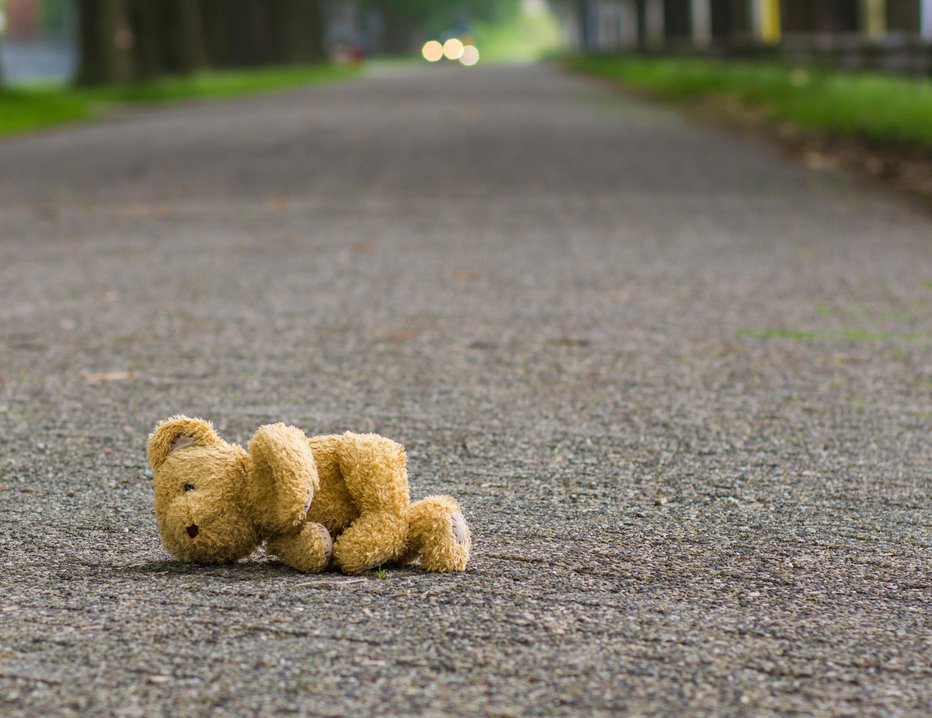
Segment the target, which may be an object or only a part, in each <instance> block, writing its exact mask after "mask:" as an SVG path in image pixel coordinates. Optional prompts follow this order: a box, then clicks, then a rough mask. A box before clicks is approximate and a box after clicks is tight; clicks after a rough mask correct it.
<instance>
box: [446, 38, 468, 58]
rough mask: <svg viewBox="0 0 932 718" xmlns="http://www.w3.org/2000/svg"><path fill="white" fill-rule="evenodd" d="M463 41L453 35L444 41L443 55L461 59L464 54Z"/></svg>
mask: <svg viewBox="0 0 932 718" xmlns="http://www.w3.org/2000/svg"><path fill="white" fill-rule="evenodd" d="M463 49H464V45H463V41H462V40H460V39H459V38H458V37H451V38H450V39H449V40H447V41H446V42H445V43H443V55H444V57H446V58H447V59H448V60H459V59H460V58H461V57H462V56H463Z"/></svg>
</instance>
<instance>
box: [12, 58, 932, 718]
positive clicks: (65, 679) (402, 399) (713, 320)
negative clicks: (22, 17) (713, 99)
mask: <svg viewBox="0 0 932 718" xmlns="http://www.w3.org/2000/svg"><path fill="white" fill-rule="evenodd" d="M435 70H436V71H435ZM0 287H2V295H0V297H2V303H0V346H2V357H0V358H2V363H0V714H2V715H3V716H35V715H75V716H78V715H80V716H87V715H114V716H153V715H172V716H175V715H185V716H197V715H208V714H210V715H245V714H257V715H272V714H283V715H287V714H297V715H322V716H340V715H370V716H381V715H386V716H388V715H392V716H402V715H430V716H447V717H449V716H461V715H462V716H465V715H493V716H522V715H552V716H563V715H580V716H610V715H611V716H614V715H676V716H681V715H735V716H739V715H814V716H827V715H877V716H881V715H883V716H890V715H902V716H908V715H912V716H925V715H929V713H930V712H932V667H930V663H932V619H930V603H932V571H930V543H932V535H930V505H932V501H930V498H932V497H930V493H932V450H930V429H932V351H930V349H932V219H930V216H929V215H928V214H926V213H924V212H923V210H922V209H920V208H919V207H918V206H914V205H912V204H911V203H910V202H909V201H908V200H906V199H903V198H899V197H896V196H894V195H892V194H887V193H884V192H883V191H882V190H881V189H879V188H877V187H875V186H871V185H867V184H862V183H861V182H860V181H858V180H854V179H850V178H846V177H843V176H839V175H835V174H828V173H818V172H815V171H813V170H809V169H806V168H803V167H801V166H798V165H795V164H793V163H792V162H791V161H789V160H786V159H784V158H782V157H781V156H780V155H779V154H778V153H777V151H776V150H772V149H770V148H767V147H764V146H759V145H755V144H753V142H751V141H749V140H746V139H741V138H738V137H733V136H729V135H728V134H726V133H725V132H723V131H720V130H716V129H712V128H708V127H699V126H695V125H693V124H690V122H688V121H687V120H684V119H683V118H681V117H679V116H677V115H676V114H675V113H674V112H672V111H671V110H669V109H667V108H662V107H659V108H658V107H652V106H649V105H646V104H642V103H641V102H639V101H635V100H631V99H625V98H623V97H620V96H617V95H613V94H611V93H609V92H607V91H605V90H604V89H602V88H601V87H600V86H598V85H595V84H591V83H589V82H587V81H585V80H582V79H579V78H574V77H571V76H568V75H565V74H562V73H561V72H560V71H558V70H556V69H552V68H547V67H536V68H532V67H526V68H506V69H497V68H487V69H482V70H478V69H477V70H475V71H465V70H464V71H459V70H454V69H453V68H443V69H434V68H425V69H417V70H416V69H410V70H406V69H400V70H399V69H396V70H381V71H378V72H375V73H374V74H373V75H371V76H370V77H368V78H366V79H364V80H360V81H352V82H348V83H345V84H339V85H330V86H326V87H320V88H310V89H307V90H301V91H296V92H289V93H284V94H276V95H270V96H265V97H255V98H251V99H244V100H239V101H235V102H229V103H223V104H209V105H195V106H184V107H175V108H170V109H161V110H154V111H148V112H144V113H136V112H134V113H128V114H125V115H123V116H121V117H119V118H114V119H112V120H109V121H106V122H102V123H99V124H93V125H87V126H83V127H76V128H71V129H66V130H60V131H55V132H51V133H45V134H41V135H36V136H33V137H28V138H21V139H13V140H5V141H3V142H0ZM176 412H185V413H188V414H193V415H200V416H204V417H208V418H211V419H213V420H214V422H215V423H216V424H217V426H218V427H219V429H220V430H221V431H222V432H223V433H224V434H225V435H226V436H227V437H229V438H231V439H235V440H240V441H243V440H246V439H247V438H248V437H249V436H250V434H251V433H252V431H253V430H254V429H255V427H256V426H257V425H259V424H261V423H264V422H269V421H279V420H282V421H287V422H291V423H295V424H298V425H299V426H301V427H303V428H305V429H306V430H307V431H308V432H309V433H323V432H332V431H340V430H345V429H351V430H356V431H378V432H380V433H383V434H386V435H388V436H390V437H392V438H394V439H396V440H398V441H400V442H402V443H404V444H405V445H406V446H407V448H408V451H409V455H410V473H411V483H412V492H413V494H414V495H415V496H417V497H419V496H422V495H426V494H429V493H437V492H442V493H450V494H453V495H455V496H457V497H458V498H459V500H460V501H461V503H462V504H463V506H464V508H465V510H466V514H467V517H468V520H469V521H470V523H471V526H472V528H473V534H474V558H473V561H472V563H471V565H470V568H469V570H468V571H467V572H466V573H464V574H460V575H454V576H437V575H428V574H425V573H423V572H421V571H419V570H417V569H413V568H412V569H403V570H392V571H389V572H388V573H387V575H386V576H385V577H383V578H380V577H378V576H365V577H344V576H341V575H339V574H332V573H331V574H324V575H316V576H305V575H301V574H297V573H295V572H292V571H291V570H288V569H286V568H284V567H282V566H280V565H277V564H275V563H272V562H271V561H269V560H268V559H267V558H265V557H264V556H261V555H260V556H257V557H256V558H255V559H254V560H251V561H247V562H244V563H241V564H238V565H235V566H227V567H217V568H198V567H192V566H188V565H182V564H179V563H177V562H175V561H173V560H172V559H171V558H170V557H169V556H168V555H167V554H166V553H165V552H164V551H163V550H162V549H161V547H160V545H159V541H158V536H157V533H156V529H155V525H154V520H153V516H152V495H151V487H150V485H149V480H148V476H147V469H146V465H145V452H144V445H145V438H146V435H147V433H148V431H149V430H150V429H151V428H152V426H153V425H154V424H155V423H156V422H157V421H158V420H160V419H162V418H164V417H166V416H168V415H171V414H173V413H176Z"/></svg>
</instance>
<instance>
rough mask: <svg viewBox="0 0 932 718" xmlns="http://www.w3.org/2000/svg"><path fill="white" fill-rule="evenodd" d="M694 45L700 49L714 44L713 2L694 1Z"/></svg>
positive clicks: (706, 0)
mask: <svg viewBox="0 0 932 718" xmlns="http://www.w3.org/2000/svg"><path fill="white" fill-rule="evenodd" d="M690 5H691V6H692V23H693V43H695V44H696V45H697V46H699V47H708V46H709V45H711V44H712V0H692V2H690Z"/></svg>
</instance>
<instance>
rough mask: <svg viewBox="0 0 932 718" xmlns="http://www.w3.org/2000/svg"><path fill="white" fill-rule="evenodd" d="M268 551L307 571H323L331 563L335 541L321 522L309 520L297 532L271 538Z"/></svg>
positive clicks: (294, 566)
mask: <svg viewBox="0 0 932 718" xmlns="http://www.w3.org/2000/svg"><path fill="white" fill-rule="evenodd" d="M265 548H266V551H268V552H269V553H270V554H272V555H273V556H276V557H277V558H278V559H279V560H281V561H282V563H286V564H288V565H289V566H291V567H292V568H296V569H298V570H299V571H304V572H305V573H316V572H318V571H322V570H323V569H325V568H326V567H327V564H328V563H330V557H331V555H332V554H333V541H332V540H331V538H330V532H329V531H327V529H326V528H325V527H324V526H322V525H321V524H315V523H313V522H307V523H304V524H302V525H301V530H300V531H298V532H297V533H293V534H287V535H285V536H276V537H275V538H271V539H269V540H268V542H267V543H266V545H265Z"/></svg>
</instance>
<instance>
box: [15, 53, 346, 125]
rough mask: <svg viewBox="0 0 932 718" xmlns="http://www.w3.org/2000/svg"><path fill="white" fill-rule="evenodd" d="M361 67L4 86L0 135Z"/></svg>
mask: <svg viewBox="0 0 932 718" xmlns="http://www.w3.org/2000/svg"><path fill="white" fill-rule="evenodd" d="M358 72H359V70H358V69H356V68H352V67H347V66H339V65H311V66H299V67H283V68H268V69H262V70H248V71H247V70H243V71H223V72H215V71H211V72H204V73H198V74H195V75H191V76H189V77H166V78H162V79H159V80H156V81H154V82H148V83H133V84H125V85H115V86H112V87H100V88H71V87H63V86H57V85H36V86H26V87H13V88H7V89H3V90H0V136H3V135H11V134H16V133H20V132H29V131H32V130H39V129H44V128H47V127H53V126H56V125H62V124H67V123H72V122H83V121H87V120H92V119H96V118H98V117H101V116H103V115H105V114H106V112H107V111H108V110H110V109H112V108H114V107H120V106H127V105H135V104H153V103H168V102H178V101H182V100H204V101H209V100H222V99H225V98H230V97H240V96H244V95H254V94H258V93H262V92H270V91H273V90H283V89H287V88H292V87H300V86H303V85H313V84H320V83H324V82H332V81H336V80H342V79H346V78H349V77H353V76H355V75H356V74H358Z"/></svg>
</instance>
